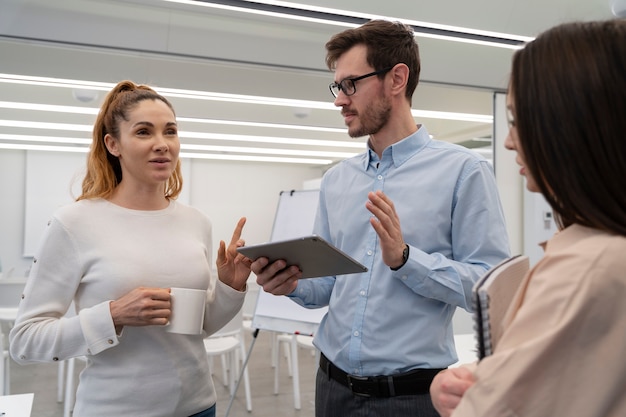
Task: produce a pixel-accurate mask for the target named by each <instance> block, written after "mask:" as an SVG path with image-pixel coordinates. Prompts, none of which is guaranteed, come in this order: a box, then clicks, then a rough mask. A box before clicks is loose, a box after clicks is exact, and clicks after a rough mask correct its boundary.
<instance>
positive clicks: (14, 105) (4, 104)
mask: <svg viewBox="0 0 626 417" xmlns="http://www.w3.org/2000/svg"><path fill="white" fill-rule="evenodd" d="M0 108H3V109H16V110H35V111H47V112H56V113H71V114H89V115H96V114H98V111H99V110H98V109H96V108H93V107H78V106H61V105H58V104H40V103H19V102H15V101H0Z"/></svg>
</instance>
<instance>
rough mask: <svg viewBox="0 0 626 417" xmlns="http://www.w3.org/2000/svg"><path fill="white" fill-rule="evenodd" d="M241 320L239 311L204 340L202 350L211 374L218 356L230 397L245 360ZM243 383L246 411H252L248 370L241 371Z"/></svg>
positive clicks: (233, 393) (233, 392)
mask: <svg viewBox="0 0 626 417" xmlns="http://www.w3.org/2000/svg"><path fill="white" fill-rule="evenodd" d="M242 322H243V318H242V315H241V311H240V312H239V313H238V314H237V315H235V317H234V318H233V319H232V320H231V321H230V322H228V323H227V324H226V325H225V326H224V327H222V328H221V329H220V330H219V331H218V332H217V333H215V334H212V335H211V336H209V337H207V338H205V339H204V348H205V350H206V353H207V359H208V360H209V366H211V373H213V358H214V357H216V356H219V357H220V359H221V361H222V378H223V383H224V385H225V386H228V387H229V392H230V395H235V386H236V383H237V379H238V378H239V372H240V371H239V370H240V362H244V361H245V359H246V347H245V341H244V337H243V332H242V329H243V323H242ZM243 382H244V389H245V395H246V409H247V410H248V411H252V396H251V394H250V378H249V376H248V368H245V369H244V370H243Z"/></svg>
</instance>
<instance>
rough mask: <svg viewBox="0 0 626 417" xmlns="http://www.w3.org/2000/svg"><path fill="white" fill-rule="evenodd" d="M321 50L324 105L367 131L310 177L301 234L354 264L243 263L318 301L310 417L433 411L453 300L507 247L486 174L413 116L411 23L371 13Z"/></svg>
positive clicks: (277, 289) (462, 301) (451, 355)
mask: <svg viewBox="0 0 626 417" xmlns="http://www.w3.org/2000/svg"><path fill="white" fill-rule="evenodd" d="M326 49H327V56H326V63H327V65H328V67H329V68H330V69H331V70H334V72H335V82H333V83H331V84H330V90H331V92H332V93H333V95H334V96H335V105H336V106H338V107H341V114H342V115H343V117H344V120H345V123H346V125H347V126H348V133H349V135H350V136H352V137H361V136H368V142H367V150H366V151H365V152H363V153H362V154H360V155H358V156H356V157H353V158H350V159H347V160H345V161H343V162H341V163H339V164H338V165H336V166H334V167H333V168H331V169H330V170H328V172H327V173H326V174H325V175H324V178H323V179H322V184H321V190H320V202H319V207H318V213H317V216H316V220H315V228H314V232H315V233H316V234H318V235H320V236H322V237H323V238H325V239H327V240H328V241H330V242H332V243H333V244H334V245H336V246H337V247H339V248H340V249H341V250H342V251H344V252H346V253H347V254H348V255H350V256H351V257H353V258H355V259H357V260H359V261H360V262H361V263H363V264H364V265H365V266H367V267H368V271H367V272H364V273H361V274H353V275H344V276H333V277H324V278H316V279H303V280H298V278H299V277H300V274H299V270H298V268H297V267H296V266H289V265H286V264H285V262H284V261H276V262H274V263H272V264H269V265H268V261H267V259H266V258H260V259H258V260H256V261H255V262H254V263H253V265H252V269H253V271H254V272H255V273H256V274H257V282H258V283H259V284H260V285H262V286H263V288H264V290H265V291H268V292H270V293H273V294H277V295H280V294H286V295H288V296H289V297H291V298H292V300H294V301H295V302H297V303H298V304H301V305H303V306H305V307H309V308H316V307H320V306H325V305H328V306H329V311H328V314H327V315H326V316H325V318H324V320H323V321H322V323H321V324H320V327H319V331H318V333H317V334H316V335H315V341H314V343H315V345H316V347H317V348H318V349H319V350H320V351H321V353H322V355H321V361H320V369H319V371H318V374H317V382H316V400H315V413H316V416H317V417H335V416H336V417H346V416H368V417H370V416H384V417H389V416H409V415H410V416H437V415H438V414H437V413H436V411H435V410H434V408H433V406H432V403H431V400H430V395H429V392H428V389H429V386H430V382H431V380H432V378H433V377H434V375H435V374H436V373H437V372H438V371H440V370H441V369H443V368H446V367H448V366H449V365H450V364H452V363H454V362H456V360H457V357H456V353H455V348H454V341H453V332H452V324H451V321H452V316H453V314H454V312H455V309H456V307H457V306H458V307H462V308H464V309H466V310H468V311H469V310H471V308H472V306H471V299H470V295H471V290H472V286H473V285H474V282H475V281H476V280H477V279H478V278H479V277H480V276H481V275H483V274H484V273H485V272H486V271H487V270H488V269H490V268H491V267H492V266H493V265H495V264H496V263H498V262H499V261H501V260H502V259H504V258H506V257H508V256H509V251H508V239H507V235H506V230H505V223H504V216H503V213H502V209H501V206H500V201H499V197H498V194H497V191H496V185H495V181H494V177H493V172H492V169H491V167H490V165H489V163H488V162H487V161H486V160H484V159H483V158H481V157H480V156H477V155H476V154H474V153H472V152H470V151H469V150H467V149H465V148H462V147H460V146H457V145H453V144H449V143H444V142H439V141H436V140H433V139H431V138H430V136H429V134H428V132H427V130H426V128H425V127H424V126H423V125H421V124H417V125H416V123H415V121H414V119H413V115H412V113H411V99H412V95H413V91H414V90H415V88H416V86H417V83H418V77H419V72H420V61H419V52H418V46H417V44H416V42H415V39H414V37H413V31H412V30H411V28H409V27H407V26H405V25H403V24H400V23H394V22H388V21H382V20H377V21H371V22H368V23H366V24H365V25H363V26H361V27H358V28H355V29H348V30H346V31H344V32H341V33H339V34H337V35H335V36H334V37H333V38H332V39H331V40H330V41H329V42H328V43H327V44H326Z"/></svg>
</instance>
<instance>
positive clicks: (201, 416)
mask: <svg viewBox="0 0 626 417" xmlns="http://www.w3.org/2000/svg"><path fill="white" fill-rule="evenodd" d="M189 417H215V404H213V407H211V408H207V409H206V410H204V411H200V412H199V413H196V414H194V415H191V416H189Z"/></svg>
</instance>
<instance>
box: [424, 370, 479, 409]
mask: <svg viewBox="0 0 626 417" xmlns="http://www.w3.org/2000/svg"><path fill="white" fill-rule="evenodd" d="M474 382H475V380H474V375H473V374H472V372H471V371H470V370H469V369H467V368H464V367H459V368H450V369H446V370H445V371H441V372H439V373H438V374H437V376H435V378H434V379H433V382H432V384H431V385H430V396H431V399H432V401H433V405H434V406H435V409H436V410H437V411H438V412H439V414H440V415H441V417H449V416H450V415H451V414H452V412H453V411H454V409H455V408H456V407H457V405H459V402H460V401H461V398H463V394H465V391H467V390H468V388H469V387H471V386H472V385H473V384H474Z"/></svg>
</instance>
